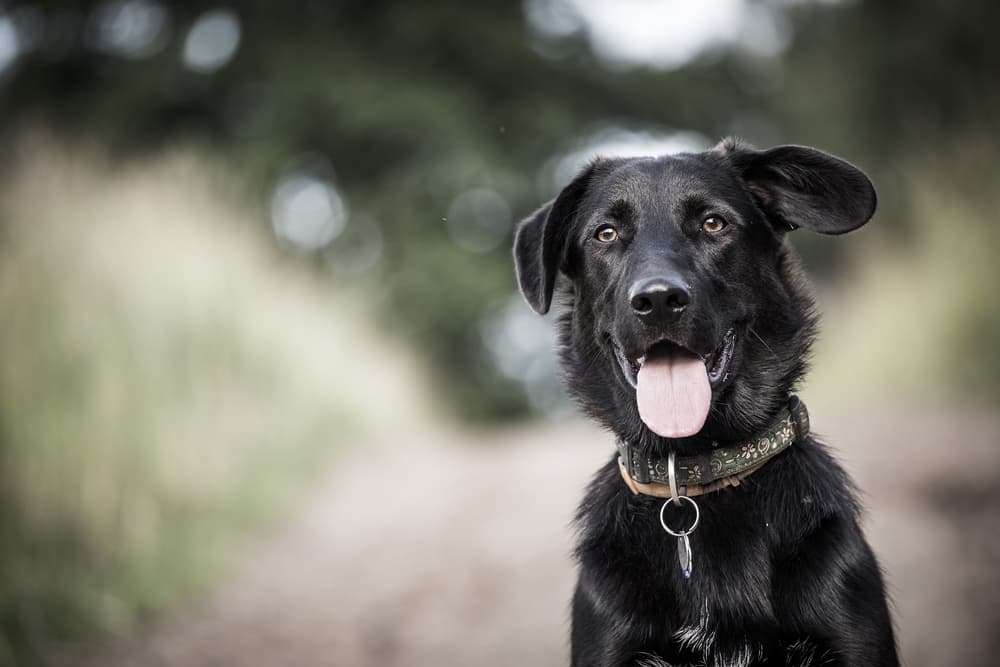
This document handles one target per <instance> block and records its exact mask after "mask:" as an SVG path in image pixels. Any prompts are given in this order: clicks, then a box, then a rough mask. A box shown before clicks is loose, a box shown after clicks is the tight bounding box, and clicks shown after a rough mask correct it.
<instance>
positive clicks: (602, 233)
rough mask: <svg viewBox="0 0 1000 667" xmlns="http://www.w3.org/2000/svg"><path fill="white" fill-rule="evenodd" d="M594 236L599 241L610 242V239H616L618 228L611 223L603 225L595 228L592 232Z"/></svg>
mask: <svg viewBox="0 0 1000 667" xmlns="http://www.w3.org/2000/svg"><path fill="white" fill-rule="evenodd" d="M594 238H595V239H597V240H598V241H600V242H601V243H611V242H612V241H616V240H618V230H617V229H615V228H614V227H612V226H611V225H604V226H603V227H601V228H600V229H598V230H597V233H596V234H594Z"/></svg>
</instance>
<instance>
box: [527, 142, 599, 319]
mask: <svg viewBox="0 0 1000 667" xmlns="http://www.w3.org/2000/svg"><path fill="white" fill-rule="evenodd" d="M607 164H608V162H607V161H606V160H602V159H597V160H594V161H593V162H591V163H590V165H588V166H587V167H586V168H585V169H584V170H583V171H581V172H580V173H579V174H578V175H577V176H576V178H574V179H573V180H572V181H571V182H570V184H569V185H567V186H566V187H565V188H563V190H562V192H560V193H559V195H558V196H557V197H556V198H555V199H553V200H552V201H550V202H549V203H548V204H546V205H545V206H542V207H541V208H540V209H538V210H537V211H535V212H534V213H532V214H531V215H530V216H528V217H527V218H525V219H524V220H522V221H521V224H519V225H518V227H517V232H516V233H515V235H514V266H515V268H516V269H517V284H518V286H519V287H520V288H521V294H523V295H524V298H525V299H526V300H527V301H528V304H529V305H530V306H531V307H532V308H533V309H534V310H535V312H537V313H538V314H540V315H544V314H545V313H547V312H549V306H551V305H552V292H553V290H554V289H555V282H556V276H557V275H558V274H559V270H560V268H561V267H562V264H563V261H564V260H565V259H566V250H567V248H568V245H569V230H570V228H571V227H572V221H573V217H574V216H575V215H576V211H577V208H578V207H579V205H580V201H581V200H582V199H583V196H584V195H585V194H586V192H587V188H588V186H589V185H590V183H591V182H592V181H593V179H594V176H595V174H596V173H597V171H598V170H600V169H602V168H603V167H605V166H606V165H607Z"/></svg>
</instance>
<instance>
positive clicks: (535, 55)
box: [0, 0, 1000, 417]
mask: <svg viewBox="0 0 1000 667" xmlns="http://www.w3.org/2000/svg"><path fill="white" fill-rule="evenodd" d="M967 4H968V3H953V4H948V3H943V4H942V3H939V2H936V1H934V0H923V1H920V2H907V3H903V2H900V1H897V0H874V1H871V2H866V3H860V2H858V3H847V4H844V5H840V4H836V5H831V4H830V3H810V2H802V3H777V4H775V7H777V8H778V9H776V11H779V12H781V13H782V15H785V16H787V18H788V19H789V20H790V21H791V25H792V27H793V33H792V41H791V45H790V47H789V49H788V50H787V52H786V53H785V54H784V56H783V57H782V58H781V59H780V60H774V59H773V58H771V59H767V58H761V57H760V56H754V55H752V54H750V53H747V52H745V51H742V50H740V49H738V48H736V49H734V50H731V51H729V52H721V51H719V50H715V51H711V52H709V53H707V54H706V55H704V56H703V57H701V58H699V59H696V60H695V61H694V62H693V63H691V64H689V65H687V66H685V67H682V68H680V69H676V70H673V71H660V70H656V69H653V68H650V67H622V66H617V67H608V66H605V65H604V64H602V62H601V61H600V60H599V59H598V57H597V56H595V55H594V54H593V53H592V52H591V50H590V48H589V45H588V43H587V41H586V38H585V35H584V34H583V33H581V32H580V31H577V32H575V33H571V34H568V35H567V36H564V37H546V36H542V35H540V34H536V32H535V31H534V30H533V29H532V28H531V27H530V25H529V24H528V22H526V21H525V17H524V15H523V11H522V6H521V4H520V3H512V2H507V1H505V0H484V1H482V2H477V3H474V4H470V3H467V2H460V1H459V0H436V1H435V2H429V3H412V2H404V1H401V0H380V1H377V2H376V1H366V2H360V1H348V0H344V1H341V2H301V3H280V4H275V3H265V2H251V1H246V2H238V3H232V4H230V5H229V8H228V9H214V8H207V7H206V6H205V4H204V3H201V2H173V3H170V4H169V6H168V5H167V4H161V3H158V2H154V1H153V0H124V1H123V0H110V1H105V2H93V1H85V2H59V1H56V0H50V1H46V2H16V1H15V2H9V3H7V5H6V10H3V11H4V12H5V14H4V16H5V17H6V20H7V22H8V25H12V26H14V27H15V29H16V38H17V40H18V41H19V43H20V48H19V52H18V53H19V55H18V56H17V57H16V59H14V60H13V61H12V62H11V63H10V64H9V65H8V66H7V71H6V72H3V71H2V70H0V77H2V78H0V82H2V83H0V85H2V86H3V89H2V91H3V94H2V97H0V123H2V127H4V128H6V129H7V131H9V132H14V131H16V128H18V127H20V126H22V124H23V123H44V124H47V125H52V126H55V127H57V128H62V129H63V130H64V131H65V132H66V133H68V134H70V135H74V136H87V137H90V136H96V137H99V140H100V141H101V142H102V143H106V144H107V145H108V146H110V147H112V150H115V151H117V152H119V153H121V154H135V153H142V152H144V151H148V150H155V149H157V148H160V147H162V146H164V145H166V144H168V143H170V142H172V141H175V140H177V139H178V138H184V139H188V140H190V139H192V138H194V139H196V140H200V141H202V142H204V143H205V144H207V145H208V146H211V147H214V148H217V149H219V150H221V151H224V152H226V153H228V154H229V155H230V156H232V158H233V164H234V165H236V166H238V168H240V169H243V170H245V171H246V173H247V174H248V175H249V176H250V177H251V178H254V179H257V182H259V183H260V184H261V188H260V192H261V193H262V195H261V203H262V204H267V203H268V202H267V195H269V193H270V192H271V189H272V187H273V185H274V183H275V182H276V181H277V179H278V178H279V177H280V175H281V174H282V173H283V171H284V170H287V169H288V168H289V164H290V163H289V160H292V159H294V158H296V156H301V155H303V154H309V155H320V156H324V157H325V159H327V160H328V161H329V164H330V165H332V172H333V176H334V179H335V183H336V187H337V188H338V189H339V190H340V192H341V193H342V194H343V195H344V197H345V199H346V201H347V204H348V206H349V208H350V211H351V217H352V219H354V220H369V221H374V222H375V223H376V224H377V225H378V228H379V229H380V230H381V239H382V241H383V242H382V248H381V251H382V261H381V262H380V263H379V264H378V267H377V268H376V269H374V270H373V271H369V272H367V273H364V274H362V276H361V277H356V278H355V279H354V281H355V282H362V283H364V284H365V285H366V286H367V287H369V288H371V293H372V294H373V298H375V299H378V300H379V302H380V303H381V312H382V313H383V314H384V321H385V324H386V326H387V327H392V328H394V329H396V330H398V332H399V333H400V335H402V336H405V337H407V338H409V339H412V340H414V341H416V342H417V343H418V344H419V345H421V346H422V347H423V349H425V350H427V351H428V352H429V353H430V359H431V360H432V361H433V364H434V367H435V368H436V369H438V370H440V371H441V373H440V377H441V379H442V382H441V386H442V388H443V389H444V390H445V391H446V394H447V395H448V396H451V397H452V398H454V399H455V403H456V404H457V405H459V406H460V407H461V408H462V411H463V412H464V413H465V414H466V415H468V416H478V417H501V416H505V415H512V414H516V413H518V412H520V411H522V410H523V409H524V397H523V393H522V392H521V391H520V388H519V386H517V385H515V384H512V383H511V382H510V381H508V380H505V379H503V378H502V377H501V375H500V374H498V373H497V372H496V370H495V369H494V368H493V366H492V365H491V364H490V363H489V362H488V361H487V359H486V357H485V352H484V347H483V344H482V342H481V340H480V336H479V334H478V329H477V323H478V322H481V321H482V320H483V319H484V317H487V316H489V315H490V314H491V313H493V312H495V311H496V309H497V308H498V307H499V303H501V302H502V300H503V299H504V298H505V297H506V295H507V294H509V293H510V292H511V291H512V290H513V287H514V285H513V276H512V271H511V266H510V260H509V253H508V244H507V243H506V242H501V243H498V244H496V245H495V246H493V247H491V248H489V249H481V250H482V251H481V252H472V251H470V250H469V249H467V248H463V247H460V245H458V244H456V243H455V242H453V240H452V238H451V237H450V235H449V226H448V224H447V223H448V221H447V217H448V210H449V207H450V205H451V204H452V202H453V201H454V200H455V198H456V197H457V196H458V195H459V194H461V193H463V192H466V191H468V190H470V189H476V188H487V189H490V190H493V191H495V192H497V193H499V195H501V196H502V197H503V199H504V200H505V201H506V203H507V204H508V208H509V210H510V211H512V212H513V217H515V218H516V217H518V216H520V215H521V214H523V213H525V212H527V211H529V210H530V209H532V208H533V207H535V206H536V205H537V204H538V203H539V202H540V201H541V200H542V198H543V197H546V196H548V195H549V194H551V193H550V192H548V191H545V188H539V187H537V178H536V175H537V174H538V170H539V168H540V166H541V165H543V164H544V163H545V162H546V160H548V159H550V158H551V157H552V156H553V155H554V154H557V153H558V152H559V151H560V150H565V149H566V148H567V147H568V144H567V141H569V140H571V139H572V138H575V137H579V136H580V135H581V134H582V133H586V132H588V131H592V130H593V129H595V128H597V127H600V126H601V125H603V124H608V123H615V124H619V125H624V126H626V127H628V126H631V127H639V128H642V127H652V128H666V129H670V128H681V129H690V130H695V131H698V132H701V133H702V134H704V135H705V136H707V137H712V138H716V137H719V136H721V135H725V134H729V133H732V132H736V133H739V134H742V135H744V136H747V138H749V139H751V140H757V141H761V142H770V141H794V142H797V143H813V144H815V145H818V146H822V147H824V148H826V149H828V150H830V151H833V152H838V153H841V154H844V155H846V156H849V157H851V158H854V159H856V160H858V161H860V162H861V163H862V164H863V166H865V167H866V168H868V169H870V170H872V171H874V172H875V175H876V177H877V180H878V181H879V184H880V186H881V190H882V193H883V198H882V201H883V217H888V218H892V213H893V210H896V209H898V208H899V206H900V202H899V196H898V194H897V193H898V186H897V185H895V184H896V182H897V181H898V179H899V174H898V173H897V172H896V165H897V164H898V163H899V156H900V155H901V154H905V153H912V152H914V151H918V150H926V149H922V147H925V146H934V147H935V148H934V149H933V150H934V151H935V153H936V154H938V155H940V156H941V159H942V160H944V159H946V157H947V159H948V160H949V161H948V163H947V164H942V166H941V171H942V172H943V173H946V174H954V173H955V172H954V171H952V170H951V167H952V166H953V164H952V162H953V161H954V160H958V162H961V161H962V160H961V157H960V156H958V155H955V154H954V153H949V152H948V151H941V152H940V153H937V148H936V147H939V146H942V145H949V135H950V134H951V133H952V130H953V129H954V128H955V127H956V126H965V125H976V126H986V127H989V128H990V129H995V127H994V126H995V123H996V122H997V121H996V119H997V118H998V115H997V113H996V111H997V99H996V98H997V94H996V92H995V86H994V85H991V83H990V82H991V81H996V80H998V72H997V69H998V67H1000V57H998V54H997V49H998V47H997V45H996V40H993V39H991V37H990V35H989V29H990V28H989V26H991V25H992V19H994V18H997V14H998V13H1000V9H998V8H997V7H996V6H995V5H993V4H991V3H987V2H979V3H974V4H975V6H974V7H967V6H965V5H967ZM206 12H207V13H206ZM210 19H214V23H213V22H212V21H211V20H210ZM198 30H201V32H202V34H201V39H199V35H198ZM234 31H235V33H234ZM227 44H228V45H229V46H230V47H231V48H230V49H229V51H228V52H227ZM3 79H6V80H5V81H3ZM993 136H996V133H995V132H993ZM500 217H501V218H503V217H504V216H503V215H502V214H501V216H500ZM500 222H501V223H503V224H507V223H509V220H506V219H501V221H500ZM508 233H509V231H508ZM802 243H803V244H804V245H805V248H804V249H805V251H806V252H807V255H808V256H810V257H812V258H813V259H815V260H818V259H822V256H821V255H820V253H828V252H832V251H833V250H832V249H833V248H834V246H833V245H827V246H823V248H822V249H820V248H819V247H816V248H813V247H812V246H811V245H809V240H808V239H805V238H803V239H802ZM310 256H311V257H312V258H313V260H314V261H316V262H317V265H322V264H323V262H322V257H323V254H322V253H313V254H311V255H310ZM341 280H346V279H345V278H341Z"/></svg>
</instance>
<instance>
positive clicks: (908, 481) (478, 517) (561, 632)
mask: <svg viewBox="0 0 1000 667" xmlns="http://www.w3.org/2000/svg"><path fill="white" fill-rule="evenodd" d="M813 428H814V431H816V432H818V433H820V434H822V435H824V436H826V438H827V440H828V441H830V442H831V443H833V444H834V445H835V447H836V449H837V450H838V452H839V453H840V458H841V460H842V461H844V463H845V465H846V466H847V468H848V469H849V470H850V471H851V472H852V473H853V474H854V476H855V478H856V480H857V481H858V483H859V485H860V486H861V488H862V489H863V490H864V492H865V494H866V504H867V507H868V524H867V533H868V536H869V538H870V540H871V541H872V543H873V545H874V547H875V550H876V552H877V553H878V555H879V557H880V559H881V561H882V564H883V567H884V568H885V570H886V572H887V578H888V581H889V585H890V588H891V591H892V595H893V598H894V602H895V618H896V625H897V628H898V633H899V638H900V642H901V644H902V651H903V656H904V658H905V661H906V664H908V665H909V666H910V667H923V666H925V665H926V666H931V665H934V666H936V667H940V666H948V665H962V666H964V667H980V666H982V667H987V666H989V665H996V664H998V663H997V662H996V661H997V660H998V658H997V657H996V656H998V655H1000V417H997V416H996V415H995V414H994V411H993V410H991V409H989V408H986V407H983V408H979V409H972V408H967V409H963V410H961V411H956V410H955V409H949V410H944V409H942V408H937V407H935V406H933V405H921V406H908V407H906V408H898V409H885V410H879V411H878V412H871V411H869V412H868V413H861V412H859V411H857V410H853V411H843V413H842V414H834V413H833V411H831V410H825V409H816V408H814V409H813ZM472 438H474V439H475V440H476V442H468V441H466V442H463V435H462V434H458V433H453V434H450V435H447V436H434V437H427V438H424V439H423V441H416V442H409V443H407V445H406V447H398V446H397V447H392V448H390V447H386V446H382V447H369V448H366V449H365V450H363V451H357V452H355V453H354V454H352V455H351V456H350V457H348V459H347V460H346V461H345V460H343V459H342V460H341V461H340V462H339V463H338V465H337V466H336V467H335V469H334V470H332V471H331V473H330V475H329V476H328V478H327V480H326V481H325V483H323V484H322V485H321V486H320V487H319V488H318V489H317V490H316V491H315V493H314V494H312V495H311V497H310V500H309V502H307V503H306V504H305V506H304V507H303V509H302V510H301V512H300V513H299V514H298V515H297V516H294V517H293V518H292V520H291V521H289V522H287V523H285V524H284V525H283V526H282V527H281V528H280V529H279V530H277V531H275V532H273V533H272V534H270V535H268V536H267V537H266V538H263V539H261V540H260V542H259V544H258V546H257V547H255V548H254V549H252V550H251V551H250V552H249V553H248V554H247V556H246V557H245V559H244V560H243V561H242V562H241V564H240V566H239V567H238V568H236V569H235V570H234V571H233V572H231V574H230V576H229V577H228V579H226V580H225V581H223V582H221V584H220V586H219V588H218V589H217V590H216V591H215V592H214V593H213V594H211V595H209V596H208V597H207V598H205V599H204V600H202V601H201V602H200V603H198V604H196V605H195V606H193V607H192V608H189V609H185V610H180V611H178V612H177V613H175V614H173V615H172V616H170V617H168V618H165V619H162V620H161V621H158V622H156V623H154V624H152V625H151V626H149V627H147V628H145V630H144V631H143V632H140V633H139V634H138V636H135V637H131V638H123V639H120V640H117V641H113V642H110V643H108V644H106V645H104V646H101V647H98V648H94V649H90V650H88V651H86V652H85V654H84V655H81V654H79V653H74V654H73V655H64V656H62V657H61V658H60V659H59V660H58V661H57V662H59V663H63V664H67V665H69V664H72V665H79V664H87V665H93V666H95V667H96V666H98V665H100V666H102V667H104V666H124V665H144V666H145V665H149V666H157V665H171V666H195V665H198V666H201V665H205V666H208V665H213V666H214V665H220V666H221V665H246V666H254V667H256V666H261V667H264V666H267V667H272V666H275V665H285V666H303V667H304V666H307V665H308V666H314V665H315V666H323V665H338V666H340V665H343V666H345V667H364V666H368V665H373V666H374V665H378V666H380V667H391V666H396V665H399V666H401V667H402V666H404V665H405V666H407V667H414V666H417V667H420V666H424V665H428V666H429V665H481V666H494V665H495V666H497V667H500V666H505V667H506V666H510V665H560V664H567V662H568V660H567V646H566V637H567V634H568V630H567V617H568V601H569V598H570V593H571V589H572V585H573V579H574V571H573V564H572V561H571V560H570V558H569V552H570V548H571V544H572V531H571V529H570V527H569V521H570V517H571V515H572V512H573V510H574V507H575V504H576V503H577V501H578V499H579V497H580V494H581V489H582V487H583V485H584V484H585V483H586V481H587V480H588V478H589V476H590V474H591V473H592V472H593V471H594V470H595V469H596V468H597V467H598V466H599V465H601V464H602V463H603V462H604V461H605V460H606V459H607V458H609V457H610V456H611V454H612V450H613V447H612V442H611V439H610V437H608V436H607V435H605V434H603V433H602V432H600V431H599V430H597V428H596V427H593V426H591V425H589V424H586V423H583V422H570V423H564V424H551V425H540V426H526V427H522V428H518V429H512V430H505V431H502V432H496V433H492V434H488V435H485V436H484V435H481V434H477V435H475V436H472V435H469V436H468V438H467V440H471V439H472Z"/></svg>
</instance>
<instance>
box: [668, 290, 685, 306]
mask: <svg viewBox="0 0 1000 667" xmlns="http://www.w3.org/2000/svg"><path fill="white" fill-rule="evenodd" d="M666 305H667V308H672V309H674V310H680V309H681V308H683V307H684V306H686V305H688V295H687V292H685V291H684V290H679V289H672V290H670V291H669V292H668V293H667V298H666Z"/></svg>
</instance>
